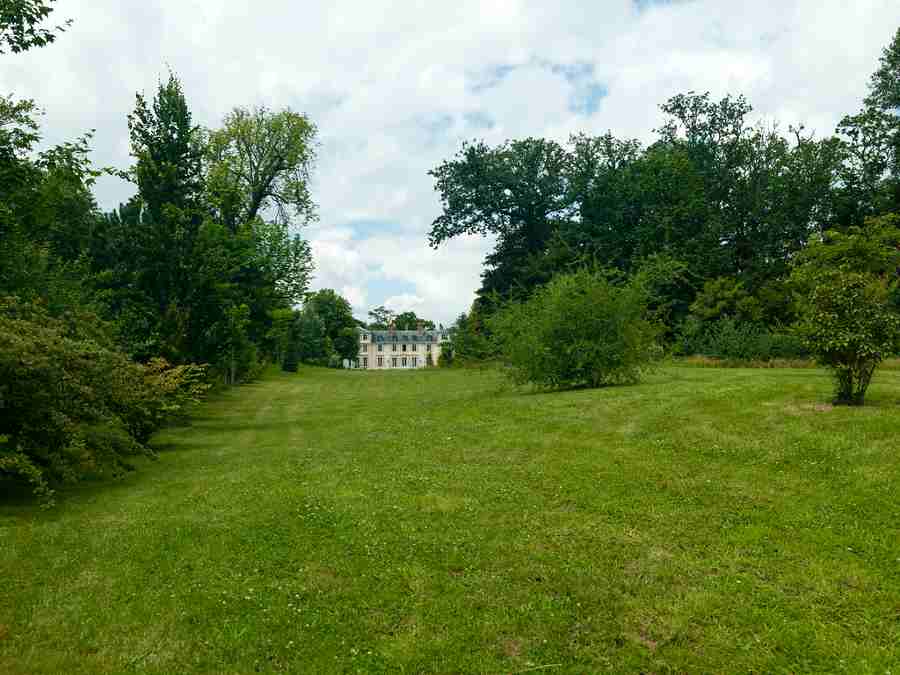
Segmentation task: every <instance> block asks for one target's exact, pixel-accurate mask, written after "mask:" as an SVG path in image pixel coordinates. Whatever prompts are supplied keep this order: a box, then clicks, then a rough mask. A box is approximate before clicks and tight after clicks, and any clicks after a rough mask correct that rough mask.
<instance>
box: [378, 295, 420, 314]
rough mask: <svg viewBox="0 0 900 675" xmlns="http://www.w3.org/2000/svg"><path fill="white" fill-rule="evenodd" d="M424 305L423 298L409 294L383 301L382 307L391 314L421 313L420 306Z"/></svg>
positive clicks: (393, 296)
mask: <svg viewBox="0 0 900 675" xmlns="http://www.w3.org/2000/svg"><path fill="white" fill-rule="evenodd" d="M424 304H425V298H422V297H419V296H418V295H412V294H411V293H401V294H400V295H392V296H391V297H389V298H388V299H387V300H385V301H384V306H385V307H386V308H387V309H389V310H391V311H392V312H396V313H397V314H400V313H402V312H417V313H421V311H422V305H424ZM417 310H418V311H417Z"/></svg>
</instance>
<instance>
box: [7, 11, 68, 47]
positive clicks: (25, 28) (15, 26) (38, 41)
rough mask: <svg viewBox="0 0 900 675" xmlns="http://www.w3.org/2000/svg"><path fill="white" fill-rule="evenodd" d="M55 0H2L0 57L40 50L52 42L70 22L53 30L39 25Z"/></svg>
mask: <svg viewBox="0 0 900 675" xmlns="http://www.w3.org/2000/svg"><path fill="white" fill-rule="evenodd" d="M55 2H56V0H3V2H2V3H0V54H5V53H7V52H10V51H11V52H13V53H18V52H24V51H27V50H29V49H31V48H32V47H43V46H45V45H48V44H50V43H51V42H53V41H54V40H55V39H56V36H57V34H58V33H61V32H63V31H64V30H65V29H66V27H67V26H69V25H70V24H71V23H72V21H71V19H70V20H68V21H65V22H64V23H63V24H62V25H58V26H55V27H53V28H44V27H43V26H42V25H41V24H42V23H43V22H44V21H45V20H46V19H47V18H48V17H49V16H50V13H51V12H52V11H53V7H52V6H51V5H53V3H55Z"/></svg>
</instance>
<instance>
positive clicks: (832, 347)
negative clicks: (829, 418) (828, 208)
mask: <svg viewBox="0 0 900 675" xmlns="http://www.w3.org/2000/svg"><path fill="white" fill-rule="evenodd" d="M898 225H900V216H897V215H887V216H882V217H879V218H870V219H867V221H866V226H865V227H864V228H858V227H850V228H848V229H847V230H846V231H844V232H838V231H833V230H829V231H827V232H825V234H824V235H823V236H822V237H821V238H819V239H817V240H813V241H812V242H810V244H809V246H807V248H806V249H805V250H804V251H803V253H802V254H801V255H800V257H799V260H798V262H797V264H796V265H795V267H794V270H793V272H792V274H791V280H792V282H793V284H794V285H795V288H796V289H797V291H798V293H799V295H800V296H801V301H800V321H799V325H798V329H799V332H800V334H801V335H802V336H803V338H804V341H805V343H806V345H807V347H808V348H809V349H810V351H811V352H812V353H813V354H814V355H815V357H816V360H818V361H819V363H822V364H823V365H825V366H827V367H829V368H830V369H831V370H832V372H833V374H834V379H835V403H839V404H847V405H862V404H863V402H864V401H865V396H866V390H867V389H868V386H869V383H870V382H871V380H872V376H873V375H874V373H875V369H876V368H877V367H878V365H879V364H880V363H881V362H882V361H883V360H884V359H886V358H887V357H889V356H891V355H893V354H895V353H896V352H897V350H898V349H900V311H898V306H897V297H898V294H897V288H898V279H897V270H898V267H900V227H898Z"/></svg>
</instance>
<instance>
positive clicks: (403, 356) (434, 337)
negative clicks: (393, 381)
mask: <svg viewBox="0 0 900 675" xmlns="http://www.w3.org/2000/svg"><path fill="white" fill-rule="evenodd" d="M449 340H450V334H449V333H448V332H447V331H446V330H427V329H424V328H421V327H420V328H418V329H417V330H395V329H393V328H389V329H388V330H367V329H365V328H360V329H359V356H358V357H357V360H356V362H354V363H351V364H350V367H351V368H367V369H370V370H382V369H387V368H426V367H428V366H432V365H434V366H436V365H437V362H438V357H439V356H440V355H441V347H442V345H445V344H446V343H447V342H448V341H449Z"/></svg>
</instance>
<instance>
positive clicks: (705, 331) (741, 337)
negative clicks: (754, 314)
mask: <svg viewBox="0 0 900 675" xmlns="http://www.w3.org/2000/svg"><path fill="white" fill-rule="evenodd" d="M675 347H676V351H677V353H679V354H682V355H685V356H693V355H701V356H711V357H715V358H718V359H724V360H727V361H732V362H752V361H772V360H776V359H800V358H804V357H806V356H808V354H809V352H808V351H807V350H806V349H805V347H804V345H803V342H802V341H801V339H800V338H799V337H798V336H797V335H795V334H793V333H788V332H783V331H773V330H771V329H769V328H768V327H767V326H766V325H765V324H762V323H757V322H749V321H740V320H737V319H733V318H722V319H718V320H716V321H702V320H700V319H699V318H697V317H696V316H691V317H688V319H687V320H686V321H685V322H684V323H683V324H682V325H681V329H680V331H679V333H678V340H677V342H676V344H675Z"/></svg>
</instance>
